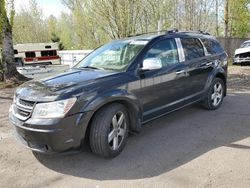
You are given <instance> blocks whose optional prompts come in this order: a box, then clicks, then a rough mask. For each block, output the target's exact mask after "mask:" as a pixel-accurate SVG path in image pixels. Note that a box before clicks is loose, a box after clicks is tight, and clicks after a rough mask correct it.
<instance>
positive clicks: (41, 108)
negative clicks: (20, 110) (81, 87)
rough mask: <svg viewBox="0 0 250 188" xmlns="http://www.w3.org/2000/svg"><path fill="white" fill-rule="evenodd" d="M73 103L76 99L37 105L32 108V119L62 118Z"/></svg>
mask: <svg viewBox="0 0 250 188" xmlns="http://www.w3.org/2000/svg"><path fill="white" fill-rule="evenodd" d="M75 102H76V98H71V99H67V100H61V101H55V102H48V103H38V104H36V106H35V108H34V111H33V113H32V118H37V119H41V118H63V117H64V116H65V115H66V114H67V113H68V111H69V110H70V109H71V108H72V106H73V105H74V104H75Z"/></svg>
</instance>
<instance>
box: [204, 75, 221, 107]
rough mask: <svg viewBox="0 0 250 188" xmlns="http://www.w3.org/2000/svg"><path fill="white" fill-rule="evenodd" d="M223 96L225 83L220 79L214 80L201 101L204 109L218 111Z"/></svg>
mask: <svg viewBox="0 0 250 188" xmlns="http://www.w3.org/2000/svg"><path fill="white" fill-rule="evenodd" d="M224 96H225V83H224V82H223V80H222V79H220V78H215V79H214V80H213V81H212V83H211V85H210V88H209V90H208V93H207V96H206V98H205V99H204V101H203V104H204V107H205V108H206V109H208V110H216V109H218V108H219V107H220V106H221V104H222V102H223V99H224Z"/></svg>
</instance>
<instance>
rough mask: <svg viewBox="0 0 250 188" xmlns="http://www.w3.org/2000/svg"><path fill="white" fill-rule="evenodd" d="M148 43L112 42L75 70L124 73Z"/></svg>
mask: <svg viewBox="0 0 250 188" xmlns="http://www.w3.org/2000/svg"><path fill="white" fill-rule="evenodd" d="M147 42H148V41H146V40H125V41H115V42H111V43H109V44H106V45H104V46H102V47H100V48H98V49H97V50H95V51H94V52H92V53H91V54H90V55H88V56H87V57H86V58H84V59H83V60H82V61H80V62H79V63H78V64H77V65H76V66H74V68H77V69H81V68H93V69H103V70H114V71H123V70H125V69H126V68H127V67H128V65H129V64H130V63H131V61H132V60H133V59H134V58H135V57H136V55H137V54H138V53H139V52H140V51H141V49H142V48H143V47H144V46H145V45H146V44H147Z"/></svg>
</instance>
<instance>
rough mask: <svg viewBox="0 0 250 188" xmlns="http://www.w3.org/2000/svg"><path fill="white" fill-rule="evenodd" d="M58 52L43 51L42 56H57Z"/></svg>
mask: <svg viewBox="0 0 250 188" xmlns="http://www.w3.org/2000/svg"><path fill="white" fill-rule="evenodd" d="M56 55H57V53H56V50H50V51H41V56H42V57H43V56H56Z"/></svg>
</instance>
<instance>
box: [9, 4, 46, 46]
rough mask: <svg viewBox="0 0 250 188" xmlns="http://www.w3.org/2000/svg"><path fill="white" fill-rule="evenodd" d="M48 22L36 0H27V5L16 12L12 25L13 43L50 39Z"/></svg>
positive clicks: (37, 41)
mask: <svg viewBox="0 0 250 188" xmlns="http://www.w3.org/2000/svg"><path fill="white" fill-rule="evenodd" d="M50 36H51V35H50V33H49V30H48V22H47V20H45V19H44V15H43V12H42V9H41V8H40V7H39V6H38V4H37V2H36V0H29V6H28V7H21V10H20V11H19V12H18V13H16V15H15V19H14V27H13V37H14V40H15V43H39V42H48V41H50Z"/></svg>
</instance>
